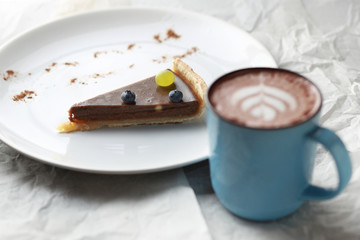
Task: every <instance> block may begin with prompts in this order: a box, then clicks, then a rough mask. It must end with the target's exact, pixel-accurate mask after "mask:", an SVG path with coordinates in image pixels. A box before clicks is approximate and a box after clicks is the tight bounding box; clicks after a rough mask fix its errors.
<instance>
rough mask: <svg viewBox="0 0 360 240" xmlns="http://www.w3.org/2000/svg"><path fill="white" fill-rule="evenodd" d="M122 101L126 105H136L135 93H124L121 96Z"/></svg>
mask: <svg viewBox="0 0 360 240" xmlns="http://www.w3.org/2000/svg"><path fill="white" fill-rule="evenodd" d="M121 99H122V100H123V101H124V103H127V104H131V103H134V102H135V93H134V92H132V91H130V90H126V91H125V92H123V93H122V94H121Z"/></svg>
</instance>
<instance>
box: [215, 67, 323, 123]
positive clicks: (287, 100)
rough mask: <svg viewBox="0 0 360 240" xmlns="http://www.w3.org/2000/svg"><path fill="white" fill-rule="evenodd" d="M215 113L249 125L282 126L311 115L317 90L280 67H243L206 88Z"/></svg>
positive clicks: (318, 98)
mask: <svg viewBox="0 0 360 240" xmlns="http://www.w3.org/2000/svg"><path fill="white" fill-rule="evenodd" d="M209 101H210V103H211V105H212V106H213V108H214V110H215V112H217V113H218V114H219V115H220V116H222V117H223V118H225V119H227V120H228V121H231V122H233V123H236V124H239V125H243V126H247V127H252V128H282V127H288V126H292V125H295V124H298V123H301V122H303V121H306V120H307V119H309V118H311V117H312V116H314V115H315V113H317V112H318V110H319V108H320V105H321V104H320V102H321V95H320V93H319V90H318V89H317V88H316V87H315V86H314V85H313V84H312V83H311V82H310V81H309V80H307V79H305V78H304V77H302V76H300V75H298V74H296V73H293V72H290V71H286V70H280V69H267V68H257V69H252V70H250V69H248V70H247V69H244V70H240V71H236V72H233V73H230V74H228V75H225V76H224V77H222V78H221V79H219V80H218V81H217V82H215V83H214V84H213V86H212V87H211V88H210V90H209Z"/></svg>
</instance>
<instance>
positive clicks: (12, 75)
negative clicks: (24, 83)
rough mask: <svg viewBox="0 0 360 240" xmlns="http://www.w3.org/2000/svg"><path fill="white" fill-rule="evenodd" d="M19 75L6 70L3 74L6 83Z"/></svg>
mask: <svg viewBox="0 0 360 240" xmlns="http://www.w3.org/2000/svg"><path fill="white" fill-rule="evenodd" d="M16 75H17V73H16V72H15V71H14V70H6V71H5V73H4V74H3V79H4V80H5V81H7V80H9V79H10V78H13V77H16Z"/></svg>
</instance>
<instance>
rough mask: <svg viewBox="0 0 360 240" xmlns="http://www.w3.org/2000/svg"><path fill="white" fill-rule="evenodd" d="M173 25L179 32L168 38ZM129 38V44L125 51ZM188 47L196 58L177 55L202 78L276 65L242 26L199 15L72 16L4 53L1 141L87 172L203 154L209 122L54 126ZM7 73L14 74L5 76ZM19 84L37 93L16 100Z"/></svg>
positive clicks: (157, 165)
mask: <svg viewBox="0 0 360 240" xmlns="http://www.w3.org/2000/svg"><path fill="white" fill-rule="evenodd" d="M169 29H172V30H174V31H175V33H177V34H178V35H180V36H181V37H180V38H178V39H175V38H170V39H167V40H165V38H166V36H167V34H166V33H167V30H169ZM155 35H159V37H160V39H161V40H163V42H162V43H159V42H157V41H156V40H155V39H154V36H155ZM130 44H135V45H134V46H133V47H132V48H131V49H130V50H129V49H128V47H129V45H130ZM193 47H195V48H196V49H197V51H195V52H194V51H193ZM187 51H190V52H192V54H188V55H187V56H186V57H185V58H184V59H183V60H184V61H185V62H187V63H188V64H189V65H190V66H192V67H193V69H194V70H195V71H196V72H197V73H199V74H200V75H201V76H202V77H203V78H204V79H205V81H206V82H207V84H211V83H212V82H213V81H214V80H215V78H216V77H218V76H220V75H222V74H224V73H226V72H229V71H231V70H234V69H238V68H243V67H251V66H269V67H276V63H275V61H274V60H273V58H272V56H271V55H270V54H269V52H268V51H267V50H266V49H265V48H264V47H263V46H262V45H261V44H260V43H259V42H257V41H256V40H254V39H253V38H252V37H251V36H249V35H248V34H247V33H246V32H244V31H242V30H240V29H238V28H236V27H234V26H231V25H229V24H227V23H225V22H224V21H221V20H218V19H215V18H212V17H209V16H204V15H201V14H197V13H192V12H187V11H179V10H171V9H158V8H156V9H155V8H122V9H115V10H107V11H99V12H91V13H86V14H81V15H76V16H72V17H68V18H65V19H61V20H58V21H55V22H51V23H48V24H45V25H43V26H41V27H38V28H35V29H33V30H31V31H28V32H26V33H25V34H22V35H20V36H18V37H17V38H15V39H13V40H12V41H10V42H8V43H7V44H5V45H3V46H2V48H1V49H0V67H1V69H0V73H1V74H2V76H1V79H0V138H1V139H2V141H4V142H5V143H7V144H8V145H10V146H12V147H13V148H15V149H17V150H18V151H20V152H22V153H24V154H26V155H28V156H30V157H32V158H34V159H37V160H40V161H42V162H45V163H48V164H52V165H55V166H59V167H64V168H69V169H74V170H80V171H87V172H98V173H124V174H125V173H126V174H130V173H143V172H153V171H160V170H165V169H171V168H175V167H180V166H185V165H188V164H191V163H194V162H197V161H200V160H203V159H206V158H207V156H208V142H207V133H206V125H205V119H200V120H199V121H195V122H189V123H184V124H179V125H162V126H139V127H129V128H117V129H106V128H105V129H99V130H95V131H90V132H75V133H70V134H60V133H58V132H57V131H56V127H57V126H58V125H59V124H60V123H62V122H64V121H66V120H67V110H68V109H69V107H70V106H71V105H72V104H73V103H75V102H78V101H80V100H84V99H86V98H88V97H91V96H94V95H97V94H99V93H103V92H106V91H109V90H111V89H113V88H117V87H121V86H123V85H126V84H129V83H131V82H134V81H138V80H141V79H143V78H146V77H148V76H151V75H155V74H156V73H157V72H159V71H160V70H163V69H165V68H169V67H171V61H172V58H173V57H174V56H176V55H182V54H184V53H186V52H187ZM95 53H97V54H95ZM94 54H95V55H96V57H95V55H94ZM53 63H56V65H55V66H52V64H53ZM66 63H74V65H75V66H73V65H66ZM46 69H48V70H49V71H46ZM7 70H13V71H15V72H16V77H14V76H13V77H10V78H9V79H8V80H6V81H5V80H3V78H4V77H5V78H6V75H7V74H6V71H7ZM97 74H98V75H97ZM74 78H76V81H75V82H73V83H72V82H71V80H72V79H74ZM24 90H32V91H35V93H36V96H35V95H33V98H32V99H27V98H25V101H14V100H13V97H14V96H15V95H17V94H19V93H20V92H22V91H24Z"/></svg>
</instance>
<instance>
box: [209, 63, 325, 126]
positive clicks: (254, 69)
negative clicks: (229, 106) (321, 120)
mask: <svg viewBox="0 0 360 240" xmlns="http://www.w3.org/2000/svg"><path fill="white" fill-rule="evenodd" d="M246 71H252V72H253V71H280V72H285V73H290V74H294V75H296V76H299V77H301V78H303V79H304V80H305V81H308V82H309V83H310V84H311V85H313V86H314V87H315V88H316V90H317V92H318V93H319V96H320V104H319V107H318V109H317V110H316V111H315V112H314V113H313V115H312V116H311V117H309V118H307V119H306V120H303V121H301V122H297V123H295V124H292V125H285V126H282V127H272V128H265V127H250V126H245V125H242V124H240V123H235V122H233V121H230V120H228V119H226V118H224V117H223V116H221V115H220V114H219V113H218V112H217V111H216V110H215V109H214V106H213V105H212V104H211V102H210V99H209V96H210V91H211V90H212V89H213V87H214V85H215V84H216V83H217V82H219V81H221V80H222V79H223V78H226V77H228V76H229V75H232V74H240V73H241V72H246ZM206 105H207V107H208V108H210V109H211V111H213V112H214V113H215V114H216V115H217V116H218V117H219V118H221V119H222V120H224V121H226V122H228V123H230V124H232V125H235V126H238V127H242V128H246V129H252V130H262V131H274V130H282V129H289V128H293V127H296V126H299V125H302V124H305V123H307V122H309V121H310V120H312V119H313V118H314V117H315V116H317V115H318V114H319V112H320V111H321V109H322V105H323V95H322V93H321V91H320V88H319V87H318V86H317V85H316V84H315V83H314V82H313V81H311V80H310V79H308V78H307V77H305V76H303V75H301V74H299V73H297V72H294V71H291V70H287V69H284V68H272V67H250V68H241V69H237V70H234V71H231V72H228V73H225V74H223V75H221V76H220V77H218V78H216V79H215V81H214V82H212V83H211V84H210V86H209V88H208V91H207V94H206Z"/></svg>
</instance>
